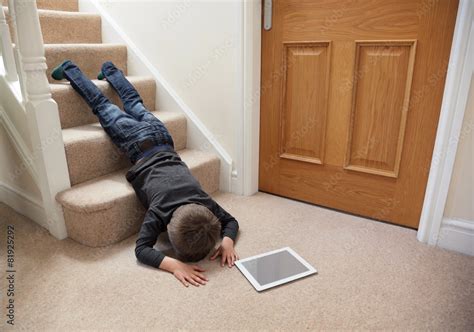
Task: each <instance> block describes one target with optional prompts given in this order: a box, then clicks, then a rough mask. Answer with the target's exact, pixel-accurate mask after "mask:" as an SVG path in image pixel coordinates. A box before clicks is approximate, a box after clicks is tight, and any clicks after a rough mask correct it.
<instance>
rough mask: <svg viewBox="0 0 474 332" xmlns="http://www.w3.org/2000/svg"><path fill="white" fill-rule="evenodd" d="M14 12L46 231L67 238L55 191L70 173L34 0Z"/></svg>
mask: <svg viewBox="0 0 474 332" xmlns="http://www.w3.org/2000/svg"><path fill="white" fill-rule="evenodd" d="M13 4H14V15H15V20H16V33H17V38H16V39H17V41H18V45H17V47H18V55H19V60H20V62H21V68H22V71H23V73H22V74H23V82H24V90H25V95H24V103H25V105H24V106H25V110H26V117H27V121H28V128H29V131H30V133H31V140H32V143H33V159H34V162H35V163H36V166H37V169H38V174H39V181H38V183H39V186H40V191H41V196H42V199H43V207H44V210H45V214H46V223H47V227H48V230H49V231H50V233H51V234H52V235H54V236H55V237H57V238H59V239H63V238H65V237H67V233H66V226H65V223H64V215H63V211H62V207H61V206H60V205H59V204H58V203H57V202H56V199H55V197H56V194H57V193H58V192H60V191H62V190H65V189H67V188H69V187H70V186H71V185H70V181H69V173H68V167H67V162H66V154H65V151H64V143H63V139H62V132H61V124H60V121H59V113H58V105H57V104H56V102H55V101H54V100H53V99H52V98H51V89H50V86H49V82H48V79H47V77H46V69H47V66H46V58H45V53H44V46H43V36H42V33H41V27H40V22H39V18H38V12H37V8H36V1H35V0H16V1H14V2H13Z"/></svg>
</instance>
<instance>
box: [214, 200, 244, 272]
mask: <svg viewBox="0 0 474 332" xmlns="http://www.w3.org/2000/svg"><path fill="white" fill-rule="evenodd" d="M213 203H214V204H213V205H214V206H213V209H212V212H213V213H214V215H215V216H216V217H217V218H218V219H219V221H220V222H221V225H222V228H221V236H222V237H223V239H222V243H221V245H220V247H219V248H218V249H217V250H216V251H215V252H214V254H213V255H212V256H211V257H210V259H211V260H214V259H216V258H217V257H218V256H221V266H224V265H225V264H226V263H227V265H228V266H229V267H231V266H233V265H234V263H235V261H236V260H238V259H239V255H237V253H236V251H235V249H234V242H235V238H236V237H237V232H238V231H239V223H238V222H237V220H235V218H234V217H233V216H231V215H230V214H229V213H228V212H227V211H226V210H224V209H223V208H222V207H221V206H220V205H219V204H217V203H216V202H215V201H214V202H213Z"/></svg>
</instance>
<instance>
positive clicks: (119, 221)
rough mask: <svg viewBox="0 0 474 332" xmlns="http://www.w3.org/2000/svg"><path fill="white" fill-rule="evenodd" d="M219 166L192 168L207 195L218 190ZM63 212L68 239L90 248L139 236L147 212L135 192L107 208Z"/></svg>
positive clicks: (209, 165) (212, 162)
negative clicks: (134, 235)
mask: <svg viewBox="0 0 474 332" xmlns="http://www.w3.org/2000/svg"><path fill="white" fill-rule="evenodd" d="M219 165H220V163H219V160H218V159H214V160H212V161H210V162H208V163H204V164H201V165H199V166H197V167H194V168H192V169H191V172H192V173H193V175H194V176H195V177H196V178H197V179H198V180H199V182H200V183H201V186H202V187H203V189H204V190H205V191H206V192H208V193H213V192H215V191H217V190H218V180H217V179H218V174H219ZM63 210H64V217H65V220H66V228H67V233H68V236H69V237H70V238H72V239H74V240H75V241H77V242H79V243H82V244H84V245H86V246H90V247H102V246H107V245H110V244H113V243H117V242H119V241H122V240H124V239H126V238H128V237H129V236H131V235H133V234H135V233H137V232H138V230H139V228H140V225H141V224H142V222H143V216H144V213H145V210H144V208H143V207H142V205H141V204H140V203H139V201H138V199H137V197H136V195H135V193H134V192H133V191H129V194H128V195H127V196H125V197H123V198H121V199H120V200H117V201H115V202H114V204H113V205H112V206H111V207H109V208H108V209H104V210H100V211H95V212H86V211H77V210H72V209H69V208H67V207H63Z"/></svg>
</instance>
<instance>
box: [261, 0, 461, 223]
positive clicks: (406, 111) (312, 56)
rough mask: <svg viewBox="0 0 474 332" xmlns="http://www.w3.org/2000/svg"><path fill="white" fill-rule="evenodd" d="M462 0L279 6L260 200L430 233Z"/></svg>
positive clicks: (267, 70)
mask: <svg viewBox="0 0 474 332" xmlns="http://www.w3.org/2000/svg"><path fill="white" fill-rule="evenodd" d="M457 5H458V3H457V1H456V0H440V1H430V2H427V1H425V0H397V1H395V0H352V1H351V0H342V1H341V0H338V1H332V0H313V1H306V0H281V1H279V0H274V1H273V28H272V29H271V30H270V31H263V32H262V86H261V93H262V94H261V129H260V132H261V137H260V175H259V180H260V183H259V186H260V190H262V191H267V192H271V193H275V194H278V195H283V196H287V197H292V198H296V199H300V200H304V201H308V202H312V203H315V204H320V205H324V206H328V207H331V208H336V209H340V210H343V211H347V212H351V213H356V214H360V215H364V216H367V217H371V218H375V219H381V220H385V221H389V222H393V223H397V224H401V225H406V226H410V227H414V228H416V227H418V221H419V216H420V213H421V206H422V203H423V197H424V191H425V187H426V181H427V176H428V170H429V165H430V160H431V155H432V151H433V145H434V138H435V133H436V126H437V122H438V117H439V110H440V105H441V98H442V94H443V88H444V80H445V74H446V69H447V64H448V59H449V52H450V46H451V40H452V34H453V31H454V23H455V17H456V11H457Z"/></svg>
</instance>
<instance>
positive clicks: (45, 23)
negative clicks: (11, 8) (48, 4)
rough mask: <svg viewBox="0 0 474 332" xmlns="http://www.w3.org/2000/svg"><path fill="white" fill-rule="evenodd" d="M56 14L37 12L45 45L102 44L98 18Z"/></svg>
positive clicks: (7, 14) (10, 25)
mask: <svg viewBox="0 0 474 332" xmlns="http://www.w3.org/2000/svg"><path fill="white" fill-rule="evenodd" d="M4 8H5V7H4ZM4 12H5V15H6V17H7V22H8V25H9V28H10V34H11V38H12V40H15V36H14V29H13V27H12V23H11V17H10V15H9V12H8V10H5V11H4ZM58 13H59V12H45V11H39V18H40V25H41V31H42V34H43V42H44V43H45V44H62V43H63V44H77V43H92V44H100V43H102V32H101V18H100V16H98V15H91V14H78V13H75V14H73V15H71V14H70V13H67V14H58Z"/></svg>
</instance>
